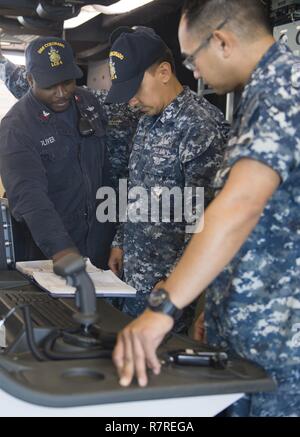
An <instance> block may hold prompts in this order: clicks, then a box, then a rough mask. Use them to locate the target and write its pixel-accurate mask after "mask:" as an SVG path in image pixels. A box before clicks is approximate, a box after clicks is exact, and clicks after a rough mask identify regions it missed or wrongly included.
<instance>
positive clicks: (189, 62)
mask: <svg viewBox="0 0 300 437" xmlns="http://www.w3.org/2000/svg"><path fill="white" fill-rule="evenodd" d="M228 21H229V18H228V17H227V18H225V20H223V21H222V23H221V24H219V26H218V27H217V28H216V29H214V30H213V31H212V32H211V33H210V34H209V36H208V37H207V38H206V39H205V40H204V42H202V43H201V44H200V45H199V47H198V48H197V49H196V50H195V51H194V52H193V53H192V54H191V55H189V56H187V57H186V58H185V59H184V61H183V62H182V63H183V65H184V66H185V68H187V69H188V70H190V71H195V70H196V65H195V60H196V56H197V55H198V54H199V52H200V51H201V50H203V49H204V48H205V47H206V46H207V45H208V44H209V42H210V40H211V39H212V38H213V36H214V32H216V31H217V30H221V29H222V28H223V27H224V26H225V24H227V22H228Z"/></svg>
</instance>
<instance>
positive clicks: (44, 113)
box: [29, 90, 57, 124]
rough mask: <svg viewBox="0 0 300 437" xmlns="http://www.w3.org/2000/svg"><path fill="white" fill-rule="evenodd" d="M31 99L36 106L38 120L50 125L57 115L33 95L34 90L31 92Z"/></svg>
mask: <svg viewBox="0 0 300 437" xmlns="http://www.w3.org/2000/svg"><path fill="white" fill-rule="evenodd" d="M29 97H30V99H31V101H32V103H33V104H34V105H35V108H36V113H37V118H38V119H39V121H40V122H41V123H43V124H48V123H49V122H50V121H51V120H52V119H53V117H54V116H57V113H56V112H54V111H52V110H51V109H50V108H48V106H46V105H45V104H44V103H42V102H40V101H39V100H38V99H37V98H36V97H35V96H34V94H33V92H32V90H30V91H29Z"/></svg>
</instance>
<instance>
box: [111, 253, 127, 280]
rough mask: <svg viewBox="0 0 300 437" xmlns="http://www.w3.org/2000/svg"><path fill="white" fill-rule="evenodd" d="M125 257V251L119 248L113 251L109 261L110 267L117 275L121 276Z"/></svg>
mask: <svg viewBox="0 0 300 437" xmlns="http://www.w3.org/2000/svg"><path fill="white" fill-rule="evenodd" d="M123 257H124V251H123V249H120V248H118V247H114V248H112V249H111V252H110V257H109V261H108V267H109V268H110V270H111V271H112V272H113V273H115V274H116V275H119V276H120V275H121V274H122V271H123Z"/></svg>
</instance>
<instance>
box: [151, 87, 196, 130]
mask: <svg viewBox="0 0 300 437" xmlns="http://www.w3.org/2000/svg"><path fill="white" fill-rule="evenodd" d="M190 95H191V90H190V89H189V87H187V86H185V87H184V88H183V91H182V92H181V93H180V94H179V95H178V96H177V97H176V98H175V99H174V100H173V101H172V102H171V103H170V104H169V105H168V106H167V107H166V108H165V110H164V111H163V112H162V113H161V115H160V117H159V119H158V120H159V121H160V122H161V123H163V124H164V123H167V122H169V121H170V120H174V119H175V118H176V117H177V116H178V114H179V112H180V111H181V110H182V108H184V107H185V104H186V101H187V100H188V99H189V98H190Z"/></svg>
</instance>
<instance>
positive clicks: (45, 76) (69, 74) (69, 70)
mask: <svg viewBox="0 0 300 437" xmlns="http://www.w3.org/2000/svg"><path fill="white" fill-rule="evenodd" d="M32 76H33V78H34V80H35V81H36V83H37V84H38V86H39V87H40V88H50V87H52V86H54V85H57V84H59V83H62V82H65V81H67V80H76V79H81V78H82V77H83V72H82V70H81V69H80V68H79V67H78V66H77V65H74V64H70V65H69V66H67V67H64V68H62V69H57V70H56V71H51V72H50V73H49V71H48V72H47V73H45V71H43V72H42V71H33V72H32Z"/></svg>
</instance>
